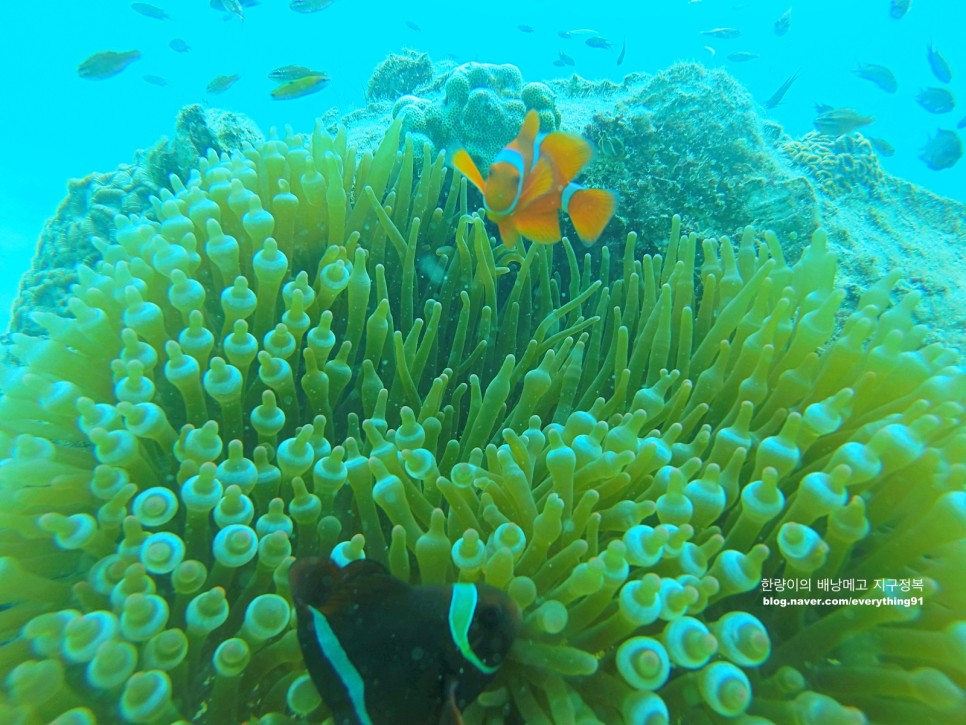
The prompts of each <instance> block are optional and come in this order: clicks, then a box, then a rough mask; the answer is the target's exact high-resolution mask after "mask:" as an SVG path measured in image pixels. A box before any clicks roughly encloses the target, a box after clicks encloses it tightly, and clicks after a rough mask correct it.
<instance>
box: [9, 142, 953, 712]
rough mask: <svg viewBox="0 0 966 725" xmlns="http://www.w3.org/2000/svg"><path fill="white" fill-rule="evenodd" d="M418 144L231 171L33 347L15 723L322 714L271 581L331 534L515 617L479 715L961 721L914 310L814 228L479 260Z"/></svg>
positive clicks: (25, 381)
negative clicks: (789, 593)
mask: <svg viewBox="0 0 966 725" xmlns="http://www.w3.org/2000/svg"><path fill="white" fill-rule="evenodd" d="M399 141H400V124H399V123H396V124H394V125H393V126H392V127H391V129H390V131H389V133H388V135H387V137H386V139H385V140H384V142H383V143H382V145H381V146H380V147H379V148H378V149H377V150H376V152H375V153H374V154H368V153H366V154H357V153H356V151H355V150H354V149H353V148H351V147H348V146H347V145H346V143H345V138H344V136H343V135H341V134H340V135H337V136H336V137H335V138H331V137H329V136H327V135H325V134H324V133H322V132H321V131H319V130H317V131H316V132H315V133H314V134H312V135H311V137H302V136H294V135H293V136H290V137H288V138H285V139H284V140H279V139H277V138H272V139H270V140H269V141H267V142H266V143H265V144H263V145H260V146H258V147H257V148H254V147H247V148H246V149H245V150H244V152H243V153H242V152H239V153H235V154H233V155H232V156H231V157H228V156H222V157H220V158H219V157H217V156H216V155H214V154H209V155H208V157H207V158H203V159H201V161H200V163H199V167H198V169H197V171H196V172H194V173H192V174H191V176H190V178H188V179H187V181H186V182H185V183H182V182H181V181H179V180H178V179H177V178H172V191H170V192H169V191H164V192H162V193H161V195H160V198H159V199H156V200H155V211H156V213H157V218H158V219H159V220H160V221H159V222H148V221H146V220H145V219H142V218H137V217H133V218H132V217H125V216H119V217H117V220H116V222H117V225H118V230H117V243H116V244H112V245H110V246H107V247H106V248H105V249H104V258H103V260H102V261H101V262H100V263H98V264H97V266H96V268H94V269H91V268H81V270H80V274H79V277H80V280H81V284H80V285H78V286H77V288H76V289H75V291H74V296H73V297H72V299H71V300H70V304H69V308H70V311H71V313H72V317H70V318H65V317H59V316H56V315H53V314H40V315H38V317H37V321H38V323H40V324H41V325H42V326H43V327H44V328H45V329H46V330H47V331H48V332H49V339H36V338H29V337H26V336H23V335H19V336H16V337H15V341H14V345H13V353H14V354H15V355H16V356H17V358H19V360H20V361H21V363H22V365H21V366H20V367H18V368H15V369H13V370H9V371H7V375H6V378H5V381H4V384H3V389H4V397H3V399H2V401H0V407H2V415H0V430H2V432H3V435H2V440H0V447H2V451H3V455H4V456H5V459H4V460H3V463H2V464H0V500H2V504H3V506H2V513H0V554H2V559H0V597H2V598H0V605H3V606H5V608H4V609H3V610H2V611H0V641H2V642H3V643H4V644H3V645H2V648H0V671H2V674H3V690H2V692H3V700H2V703H0V718H2V720H3V721H4V722H24V723H34V722H46V721H51V720H54V719H55V718H58V717H59V718H60V719H59V720H58V722H62V723H65V722H70V723H84V722H93V721H94V720H95V718H96V719H98V720H101V721H115V720H119V719H123V720H125V721H128V722H137V723H142V722H143V723H150V722H170V721H173V720H177V719H179V718H182V719H191V720H193V721H199V722H203V721H208V722H240V721H241V720H242V719H245V718H248V719H250V720H256V719H258V718H261V720H260V721H261V722H266V723H268V722H281V721H283V719H284V718H285V717H291V718H302V717H306V718H308V719H309V720H312V721H319V720H320V719H322V718H324V715H325V710H324V706H320V701H319V698H318V695H317V694H316V693H315V691H314V689H313V688H312V686H311V683H310V682H309V681H308V679H307V677H306V674H305V670H304V666H303V664H302V662H301V659H300V655H299V652H298V647H297V643H296V638H295V632H294V630H293V628H292V621H291V609H290V607H291V602H290V592H289V589H288V584H287V576H286V574H287V571H288V568H289V566H290V565H291V563H292V561H293V557H296V556H298V557H300V556H305V555H310V554H316V553H318V552H323V553H324V552H331V554H332V556H334V557H336V558H338V559H341V560H350V559H353V558H356V557H360V556H363V555H365V556H367V557H370V558H372V559H376V560H378V561H380V562H383V563H385V564H386V565H387V566H388V567H389V568H390V569H391V571H392V572H393V573H394V574H395V575H396V576H399V577H400V578H403V579H406V580H409V581H413V582H423V583H435V582H452V581H456V580H462V581H479V580H482V581H486V582H487V583H489V584H491V585H494V586H497V587H500V588H502V589H505V590H506V591H507V592H508V593H509V594H510V596H512V597H513V598H514V599H515V600H516V601H517V603H518V604H519V605H520V608H521V610H522V611H523V613H524V629H523V632H522V634H521V636H520V638H519V640H518V642H517V644H516V645H515V646H514V649H513V650H512V652H511V655H510V659H509V661H508V663H507V664H506V665H505V667H504V668H503V670H502V672H501V674H500V676H499V677H498V679H497V681H496V683H495V685H494V687H493V688H492V689H491V690H490V691H488V692H486V693H484V694H483V695H482V696H481V697H480V699H479V700H478V701H477V702H476V703H474V704H473V705H472V706H471V707H470V709H469V710H468V711H467V712H466V713H465V716H466V720H467V722H469V723H482V722H502V721H505V720H510V719H513V718H523V719H524V720H525V721H526V722H530V723H548V722H556V723H570V722H580V723H593V722H603V723H614V722H620V721H625V722H629V723H641V722H647V723H660V722H667V721H668V720H669V718H675V719H680V718H683V717H687V718H688V720H689V721H690V722H723V721H725V720H729V719H735V721H736V722H744V723H767V722H776V723H788V722H801V723H853V722H864V721H865V719H866V716H868V717H870V718H873V719H875V720H876V721H882V722H884V721H889V720H892V721H894V722H910V721H914V720H915V719H919V720H922V721H931V722H940V721H948V722H959V721H962V719H963V717H964V707H966V706H964V698H963V690H962V688H963V686H964V685H966V671H964V670H963V668H962V662H963V645H962V642H963V636H962V630H963V627H964V624H963V623H962V622H961V621H959V619H958V617H959V616H960V614H961V613H962V612H963V611H964V607H966V588H964V587H963V585H962V583H961V581H960V577H959V572H960V571H961V570H962V566H963V563H964V557H966V547H964V544H963V543H962V538H963V535H964V533H966V501H964V499H966V493H964V492H963V483H964V479H966V433H964V431H963V428H962V425H961V422H962V416H963V414H964V404H966V371H964V370H963V368H962V367H957V364H958V359H957V356H956V355H955V353H953V352H952V351H950V350H948V349H945V348H943V347H940V346H938V345H930V346H927V347H922V340H923V336H924V331H923V330H922V329H921V328H920V327H919V326H916V325H915V324H914V321H913V310H914V307H915V303H916V297H915V295H909V296H907V297H905V298H903V299H902V300H900V301H899V302H898V303H895V304H893V302H892V301H891V300H890V292H889V290H890V287H891V285H892V284H893V283H894V282H895V279H894V278H890V279H889V280H887V281H886V282H884V283H882V284H881V285H878V286H876V287H873V288H871V289H869V290H868V291H867V292H866V294H865V295H864V297H863V298H862V299H861V301H860V304H859V306H858V309H857V310H856V311H855V312H854V313H853V314H852V315H851V316H850V317H849V318H848V320H847V322H846V324H845V328H844V330H843V331H842V333H841V335H840V336H838V337H833V332H834V319H835V313H836V310H837V308H838V306H839V305H840V303H841V301H842V293H841V292H840V291H838V290H836V288H835V287H834V279H833V278H834V275H835V261H834V259H833V258H832V257H831V255H830V254H829V253H828V252H827V250H826V239H825V236H824V235H823V234H822V233H821V232H819V233H817V234H816V235H815V236H814V238H813V240H812V243H811V246H810V247H808V249H807V250H806V251H805V253H804V254H803V256H802V258H801V259H800V260H799V261H798V262H797V263H796V264H795V265H794V266H789V265H788V264H787V263H786V262H785V260H784V258H783V254H782V250H781V248H780V246H779V243H778V241H777V239H776V238H775V237H774V235H771V234H765V235H763V236H762V237H760V238H759V237H756V235H755V234H754V232H753V231H752V230H750V229H749V230H747V231H746V233H745V234H744V235H743V236H742V238H741V240H740V242H739V243H738V244H737V245H735V244H733V243H732V242H731V240H729V239H727V238H722V239H719V240H704V241H703V242H702V243H701V244H700V245H699V244H698V239H697V238H696V237H695V236H694V235H691V236H682V235H681V234H680V222H679V220H677V219H675V222H674V225H673V228H672V231H671V238H670V242H669V244H668V247H667V250H666V253H665V254H664V255H663V256H654V257H652V256H644V257H643V258H635V255H634V248H635V241H636V240H635V238H634V235H630V236H629V237H628V239H627V243H626V247H625V249H624V251H623V254H622V255H620V254H617V255H612V252H611V250H610V249H609V248H606V247H605V248H602V249H601V251H600V254H599V259H594V258H592V257H591V255H586V256H585V257H584V259H583V260H579V259H578V258H577V256H576V255H575V253H574V250H573V249H572V247H571V246H570V245H569V243H567V242H566V241H565V242H564V243H563V244H562V245H557V246H556V247H555V248H551V247H546V246H540V245H532V246H530V247H529V248H528V249H526V250H524V249H522V248H518V249H516V250H504V249H502V248H499V247H497V248H494V242H493V240H492V239H491V238H489V237H488V236H487V233H486V229H485V227H484V224H483V222H482V221H481V219H480V218H479V217H477V216H475V215H471V214H468V211H469V210H468V207H467V197H466V188H465V183H464V182H461V181H460V180H458V179H456V178H452V179H450V180H449V181H447V176H446V173H447V172H446V170H445V166H444V162H443V159H442V157H436V158H435V159H434V158H433V157H432V155H431V154H429V153H425V154H424V155H423V159H424V160H423V166H422V171H421V173H419V174H418V175H416V174H414V169H413V166H414V149H413V146H412V142H411V141H410V140H407V141H405V143H404V150H403V151H402V152H401V153H400V152H398V150H397V149H398V147H399ZM699 251H700V257H699V256H698V254H699ZM554 252H557V253H558V257H562V258H563V259H562V260H561V263H560V264H558V265H556V266H555V265H554V264H553V261H554V260H553V256H554ZM612 257H613V258H612ZM699 259H700V263H699V261H698V260H699ZM763 576H765V577H769V578H786V579H789V578H793V577H794V578H813V579H817V578H818V577H836V578H838V577H855V578H858V577H862V578H867V579H869V580H870V581H871V580H873V579H875V578H878V577H895V578H899V577H917V578H922V579H923V581H924V586H925V588H926V593H925V595H924V597H923V599H924V603H923V604H922V605H917V606H911V607H900V606H894V605H885V606H881V607H874V606H865V603H866V602H867V601H868V600H869V599H870V598H872V597H873V596H875V594H873V593H872V592H869V593H862V594H856V595H854V596H855V597H856V598H857V599H858V600H859V601H858V603H855V604H851V605H846V606H839V607H814V606H808V607H798V608H795V609H782V608H779V607H763V606H762V604H761V592H760V590H758V585H759V582H760V580H761V578H762V577H763ZM863 713H865V714H863Z"/></svg>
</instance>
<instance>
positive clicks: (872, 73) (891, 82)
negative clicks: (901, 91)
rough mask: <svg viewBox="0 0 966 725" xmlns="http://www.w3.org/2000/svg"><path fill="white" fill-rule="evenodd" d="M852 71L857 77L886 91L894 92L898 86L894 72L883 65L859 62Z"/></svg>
mask: <svg viewBox="0 0 966 725" xmlns="http://www.w3.org/2000/svg"><path fill="white" fill-rule="evenodd" d="M852 72H853V73H855V75H857V76H858V77H859V78H862V79H864V80H867V81H872V82H873V83H875V84H876V85H877V86H879V88H881V89H882V90H884V91H885V92H886V93H895V92H896V90H897V89H898V88H899V81H897V80H896V76H895V74H894V73H893V72H892V71H891V70H889V69H888V68H886V67H885V66H884V65H876V64H875V63H859V64H858V65H857V66H856V67H855V68H853V69H852Z"/></svg>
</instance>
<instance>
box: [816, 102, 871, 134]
mask: <svg viewBox="0 0 966 725" xmlns="http://www.w3.org/2000/svg"><path fill="white" fill-rule="evenodd" d="M821 109H822V110H821V112H820V113H819V115H818V117H817V118H816V119H815V120H814V121H813V122H812V123H813V124H814V125H815V128H816V129H818V131H819V132H820V133H824V134H826V135H828V136H842V135H844V134H847V133H851V132H852V131H854V130H855V129H857V128H861V127H862V126H868V125H869V124H870V123H872V122H873V121H875V117H873V116H863V115H862V114H861V113H859V112H858V111H856V110H855V109H854V108H828V107H827V106H821ZM816 110H817V109H816Z"/></svg>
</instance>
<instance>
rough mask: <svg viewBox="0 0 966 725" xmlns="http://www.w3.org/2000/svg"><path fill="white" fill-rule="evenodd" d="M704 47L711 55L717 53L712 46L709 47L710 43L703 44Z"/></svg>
mask: <svg viewBox="0 0 966 725" xmlns="http://www.w3.org/2000/svg"><path fill="white" fill-rule="evenodd" d="M704 49H705V50H706V51H708V52H709V53H710V54H711V55H717V54H718V51H716V50H715V49H714V48H712V47H711V46H710V45H705V46H704Z"/></svg>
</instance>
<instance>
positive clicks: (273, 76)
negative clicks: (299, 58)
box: [268, 65, 325, 83]
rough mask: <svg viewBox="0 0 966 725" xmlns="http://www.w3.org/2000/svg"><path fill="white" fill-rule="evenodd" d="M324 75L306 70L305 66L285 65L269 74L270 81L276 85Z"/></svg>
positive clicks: (320, 72) (316, 71) (317, 71)
mask: <svg viewBox="0 0 966 725" xmlns="http://www.w3.org/2000/svg"><path fill="white" fill-rule="evenodd" d="M324 75H325V73H323V72H322V71H320V70H312V69H311V68H306V67H305V66H304V65H283V66H281V67H280V68H276V69H275V70H273V71H272V72H271V73H269V74H268V79H269V80H271V81H275V82H276V83H285V82H286V81H297V80H298V79H299V78H307V77H308V76H324Z"/></svg>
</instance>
